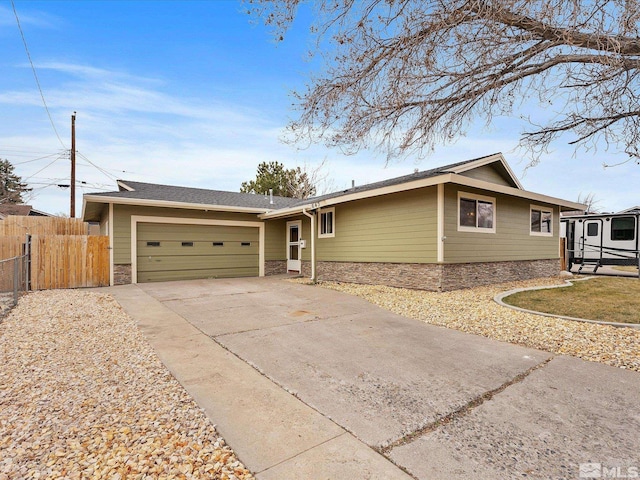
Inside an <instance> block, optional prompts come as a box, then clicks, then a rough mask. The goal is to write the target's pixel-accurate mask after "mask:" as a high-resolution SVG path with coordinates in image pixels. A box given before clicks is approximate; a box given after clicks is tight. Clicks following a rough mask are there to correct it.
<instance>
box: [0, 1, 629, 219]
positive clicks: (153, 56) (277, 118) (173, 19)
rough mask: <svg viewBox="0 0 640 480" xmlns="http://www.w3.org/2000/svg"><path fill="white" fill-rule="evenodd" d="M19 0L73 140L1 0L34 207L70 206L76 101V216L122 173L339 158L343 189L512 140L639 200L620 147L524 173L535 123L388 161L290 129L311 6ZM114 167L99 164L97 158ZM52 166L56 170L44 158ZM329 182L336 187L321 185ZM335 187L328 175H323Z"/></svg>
mask: <svg viewBox="0 0 640 480" xmlns="http://www.w3.org/2000/svg"><path fill="white" fill-rule="evenodd" d="M15 6H16V9H17V11H18V16H19V18H20V22H21V25H22V29H23V32H24V35H25V38H26V41H27V45H28V47H29V51H30V54H31V58H32V60H33V62H34V64H35V66H36V70H37V73H38V77H39V80H40V85H41V87H42V92H43V95H44V98H45V100H46V102H47V105H48V107H49V111H50V113H51V117H52V120H53V124H54V125H55V127H56V129H57V131H58V134H59V136H60V139H61V141H62V142H60V141H59V140H58V138H57V136H56V133H55V132H54V129H53V127H52V126H51V123H50V121H49V118H48V116H47V113H46V111H45V109H44V107H43V104H42V100H41V98H40V93H39V91H38V89H37V86H36V83H35V80H34V77H33V73H32V71H31V67H30V65H29V62H28V59H27V55H26V52H25V48H24V45H23V43H22V39H21V37H20V32H19V30H18V27H17V23H16V19H15V16H14V13H13V10H12V6H11V2H10V1H7V0H1V1H0V51H2V56H0V68H1V72H2V73H1V74H0V158H3V159H4V158H6V159H8V160H10V161H11V162H12V163H13V164H14V165H16V171H17V173H18V174H19V175H20V176H22V177H23V178H24V179H27V182H28V183H30V184H31V186H32V187H34V192H33V193H34V196H33V198H32V199H31V200H30V203H32V204H33V205H34V206H35V208H37V209H40V210H44V211H47V212H51V213H59V212H64V213H68V211H69V191H68V190H64V189H61V188H59V187H57V184H64V183H69V170H70V167H69V159H68V154H66V153H65V151H66V149H69V148H70V117H71V114H72V113H73V112H74V111H76V112H77V119H76V146H77V150H78V167H77V180H78V181H79V182H85V183H84V184H82V185H81V186H80V188H78V189H77V196H78V199H77V205H78V207H77V214H78V215H80V213H81V211H80V209H81V205H82V200H81V195H82V193H88V192H93V191H105V190H113V189H115V181H114V179H115V178H124V179H130V180H137V181H147V182H151V183H165V184H172V185H185V186H194V187H201V188H212V189H219V190H230V191H238V190H239V188H240V184H241V183H242V182H243V181H246V180H249V179H252V178H254V176H255V171H256V167H257V165H258V164H259V163H260V162H262V161H272V160H277V161H281V162H283V163H284V164H285V165H286V166H287V167H289V168H290V167H295V166H301V167H304V166H305V165H306V166H307V167H308V168H313V167H314V166H317V165H318V164H320V162H322V161H323V160H326V167H325V171H326V172H327V173H328V174H329V175H328V179H329V185H328V188H331V189H339V188H344V187H347V186H350V185H351V180H355V182H356V183H357V184H364V183H369V182H373V181H377V180H381V179H385V178H390V177H394V176H398V175H404V174H407V173H410V172H412V171H413V170H414V169H415V168H419V169H421V170H422V169H428V168H433V167H435V166H438V165H443V164H446V163H452V162H457V161H461V160H465V159H469V158H475V157H478V156H482V155H487V154H490V153H495V152H497V151H502V152H503V154H504V155H505V157H506V159H507V161H508V162H509V163H510V165H511V167H512V169H513V170H514V171H515V173H516V174H517V175H518V176H519V177H520V178H521V181H522V183H523V184H524V187H525V188H526V189H527V190H532V191H536V192H539V193H544V194H548V195H553V196H557V197H561V198H566V199H568V200H576V199H577V197H578V195H579V194H580V193H583V194H586V193H590V192H593V193H594V194H595V195H596V197H597V198H598V199H599V200H600V207H601V209H603V210H606V211H615V210H621V209H623V208H627V207H629V206H633V205H638V204H640V195H639V194H638V185H640V166H638V165H636V164H635V163H633V162H630V163H629V164H626V165H623V166H620V167H616V168H607V169H604V168H603V167H602V164H603V163H604V162H606V163H616V162H620V161H623V160H625V159H626V157H625V156H624V155H620V154H616V152H615V148H610V149H609V151H606V150H605V149H604V148H600V149H599V151H598V152H579V153H578V154H577V155H574V152H573V150H572V148H570V147H568V146H565V145H563V144H562V143H560V144H557V145H555V146H554V147H555V150H554V151H552V152H550V153H549V154H548V155H544V156H543V157H542V163H541V164H540V165H538V166H537V167H534V168H531V169H529V170H528V171H527V172H526V175H524V176H523V172H524V168H525V166H526V165H527V164H528V162H529V158H527V157H526V156H525V155H524V152H522V151H518V150H516V146H517V143H518V136H519V133H520V132H521V131H522V130H523V129H524V128H525V125H524V124H521V123H519V121H518V120H517V119H504V118H503V119H496V121H495V122H494V123H493V124H492V126H491V127H490V128H489V129H485V128H483V125H481V123H479V124H478V125H472V127H471V128H470V131H469V133H468V134H467V135H466V136H465V137H461V138H459V139H458V140H457V141H456V142H455V143H454V144H453V145H450V146H442V147H440V148H438V149H436V151H435V152H433V153H431V154H430V155H429V156H426V157H424V158H417V157H410V158H408V159H405V160H403V161H398V162H394V163H392V164H389V165H385V155H384V154H383V153H381V152H376V151H363V152H360V153H359V154H358V155H355V156H346V155H343V154H342V153H341V152H340V151H338V150H332V149H328V148H325V147H323V146H313V147H311V148H308V149H303V150H300V149H296V148H294V147H292V146H289V145H286V144H283V143H282V142H281V141H280V138H281V136H282V132H283V129H284V127H285V126H286V124H287V121H288V120H289V119H290V118H292V117H293V116H295V112H294V111H292V110H291V103H292V98H291V96H290V91H291V90H292V89H296V88H298V89H301V88H302V87H303V86H304V84H305V82H306V81H307V79H308V77H309V75H310V74H311V73H313V72H314V71H317V70H318V69H319V68H320V65H319V64H318V63H317V61H312V62H309V61H308V57H307V55H306V54H307V50H308V46H309V44H310V42H311V38H310V37H309V35H308V22H309V19H310V14H309V12H306V11H305V12H303V14H302V16H301V17H300V18H299V19H298V20H297V22H296V24H295V25H294V29H293V30H292V31H291V32H290V33H289V34H288V35H287V37H286V38H285V41H284V42H280V43H278V44H276V43H275V42H274V41H273V39H272V38H271V36H270V35H269V32H268V30H267V29H266V28H265V27H263V26H262V25H258V24H255V22H252V19H251V18H250V17H249V16H248V15H246V14H245V13H243V6H242V4H241V3H239V2H236V1H232V0H228V1H226V0H219V1H175V2H174V1H124V0H122V1H95V0H94V1H55V0H53V1H52V0H48V1H24V0H15ZM91 164H93V165H96V166H97V167H99V168H96V167H95V166H93V165H91ZM45 167H46V168H45ZM321 188H322V187H321ZM324 188H327V187H324Z"/></svg>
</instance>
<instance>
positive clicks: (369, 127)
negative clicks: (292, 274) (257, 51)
mask: <svg viewBox="0 0 640 480" xmlns="http://www.w3.org/2000/svg"><path fill="white" fill-rule="evenodd" d="M247 1H249V3H250V4H251V5H250V7H249V10H250V11H251V12H252V13H253V14H254V15H257V16H259V17H260V18H261V19H263V20H264V21H265V22H266V24H267V25H270V26H272V27H273V28H274V34H275V36H276V39H278V40H282V39H283V38H284V35H285V33H286V31H287V29H288V28H289V26H290V25H291V23H292V22H293V21H294V19H295V17H296V13H297V8H298V7H299V6H300V4H301V3H303V0H247ZM313 5H314V8H315V9H316V12H315V17H314V18H316V19H317V20H316V23H315V25H314V26H313V27H312V32H313V34H314V35H315V38H316V51H318V52H320V53H321V54H322V55H323V56H324V64H325V67H324V71H323V72H321V73H319V74H318V75H317V76H316V77H315V78H312V79H311V81H310V84H309V85H308V86H307V89H306V91H302V92H297V93H295V95H296V98H297V105H298V108H299V109H300V115H299V117H298V119H297V120H295V121H293V122H292V123H291V124H290V128H291V131H292V132H293V137H292V139H293V140H294V141H296V142H299V141H301V140H305V139H306V140H308V141H324V142H325V143H326V144H327V145H329V146H338V147H342V148H344V149H346V150H348V151H351V152H353V151H357V150H358V149H359V148H362V147H365V146H372V145H375V146H378V147H380V148H382V149H383V150H384V151H386V152H387V154H388V158H390V157H393V156H399V155H404V154H408V153H415V152H418V153H420V152H422V151H424V150H426V151H429V150H432V149H433V148H434V147H435V145H437V144H441V143H448V142H454V141H455V140H456V139H457V138H458V137H459V136H460V135H463V134H464V133H465V131H466V129H467V127H468V126H469V124H470V122H471V121H472V120H474V119H477V118H479V119H481V120H482V121H484V122H485V123H486V124H487V125H488V124H490V123H491V122H492V120H493V118H494V117H496V116H498V115H508V116H511V115H514V114H515V113H516V112H519V111H520V109H523V107H525V106H526V105H529V102H531V101H535V102H537V103H538V105H539V108H540V109H544V110H547V113H548V115H547V116H548V117H549V118H551V120H550V121H549V123H544V122H543V123H542V124H540V125H537V124H536V122H539V120H535V119H531V120H530V125H532V128H531V130H530V131H528V132H524V133H523V135H522V137H521V144H522V145H524V146H525V147H527V148H529V149H530V150H531V151H532V152H533V153H534V154H538V155H534V157H533V158H534V159H535V158H538V157H539V154H540V153H541V152H542V151H544V150H545V149H546V148H547V147H548V146H549V145H550V144H551V143H553V142H555V141H557V140H558V139H559V137H561V136H563V135H564V134H567V135H568V137H569V138H568V141H569V143H570V144H572V145H573V146H574V148H576V149H577V148H580V147H582V148H586V149H589V148H593V147H595V146H596V144H598V143H599V142H601V141H602V142H604V144H605V145H607V146H612V147H614V148H617V149H619V150H623V151H624V152H626V153H627V154H628V155H629V157H630V159H633V160H634V161H638V159H639V158H640V152H639V150H638V143H639V140H640V133H639V132H640V128H639V127H640V103H639V101H638V92H639V89H638V87H639V83H638V71H639V67H640V38H639V35H640V32H639V30H640V22H639V20H640V6H639V0H612V1H609V0H591V1H588V2H586V1H579V0H423V1H421V0H317V1H316V2H314V3H313ZM523 110H524V109H523ZM519 113H521V114H522V116H523V117H528V115H526V114H524V113H522V112H519Z"/></svg>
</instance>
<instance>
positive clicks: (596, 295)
mask: <svg viewBox="0 0 640 480" xmlns="http://www.w3.org/2000/svg"><path fill="white" fill-rule="evenodd" d="M503 301H504V302H505V303H508V304H509V305H513V306H516V307H520V308H526V309H528V310H535V311H537V312H545V313H553V314H556V315H565V316H568V317H578V318H587V319H590V320H603V321H605V322H620V323H640V280H638V279H637V278H614V277H599V278H593V279H590V280H581V281H578V282H574V283H573V286H571V287H564V288H550V289H545V290H530V291H528V292H520V293H515V294H513V295H509V296H508V297H505V298H504V299H503Z"/></svg>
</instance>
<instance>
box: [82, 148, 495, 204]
mask: <svg viewBox="0 0 640 480" xmlns="http://www.w3.org/2000/svg"><path fill="white" fill-rule="evenodd" d="M490 156H492V155H486V156H483V157H478V158H474V159H472V160H465V161H463V162H457V163H452V164H449V165H444V166H442V167H437V168H432V169H430V170H424V171H422V172H416V173H412V174H410V175H404V176H402V177H396V178H390V179H388V180H382V181H380V182H375V183H369V184H367V185H360V186H357V187H354V188H350V189H347V190H341V191H337V192H333V193H329V194H326V195H321V196H318V197H313V198H307V199H304V200H300V199H297V198H287V197H278V196H274V197H273V204H271V203H270V201H269V197H268V196H264V195H255V194H252V193H238V192H225V191H221V190H207V189H203V188H191V187H177V186H173V185H157V184H153V183H144V182H133V181H128V180H119V182H120V183H123V184H125V185H127V186H129V187H131V188H133V191H128V190H124V189H122V190H120V191H117V192H104V193H93V194H91V195H94V196H105V197H115V198H118V197H120V198H129V199H140V200H159V201H169V202H180V203H191V204H202V205H220V206H228V207H241V208H257V209H265V210H277V209H281V208H287V207H296V206H301V205H307V204H310V203H314V202H318V201H321V200H326V199H329V198H336V197H340V196H342V195H346V194H351V193H358V192H366V191H368V190H374V189H377V188H383V187H388V186H392V185H399V184H402V183H407V182H411V181H414V180H421V179H424V178H430V177H436V176H438V175H443V174H445V173H448V172H449V171H450V170H451V169H453V168H455V167H459V166H461V165H465V164H467V163H471V162H475V161H477V160H480V159H483V158H488V157H490Z"/></svg>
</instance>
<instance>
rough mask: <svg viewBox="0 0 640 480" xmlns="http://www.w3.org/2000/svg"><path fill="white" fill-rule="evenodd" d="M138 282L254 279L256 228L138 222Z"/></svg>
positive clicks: (255, 273) (255, 270)
mask: <svg viewBox="0 0 640 480" xmlns="http://www.w3.org/2000/svg"><path fill="white" fill-rule="evenodd" d="M137 225H138V227H137V228H138V231H137V263H138V265H137V274H138V282H164V281H168V280H191V279H196V278H222V277H255V276H258V273H259V243H258V242H259V232H258V229H257V228H255V227H236V226H220V225H215V226H213V225H172V224H164V223H138V224H137Z"/></svg>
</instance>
